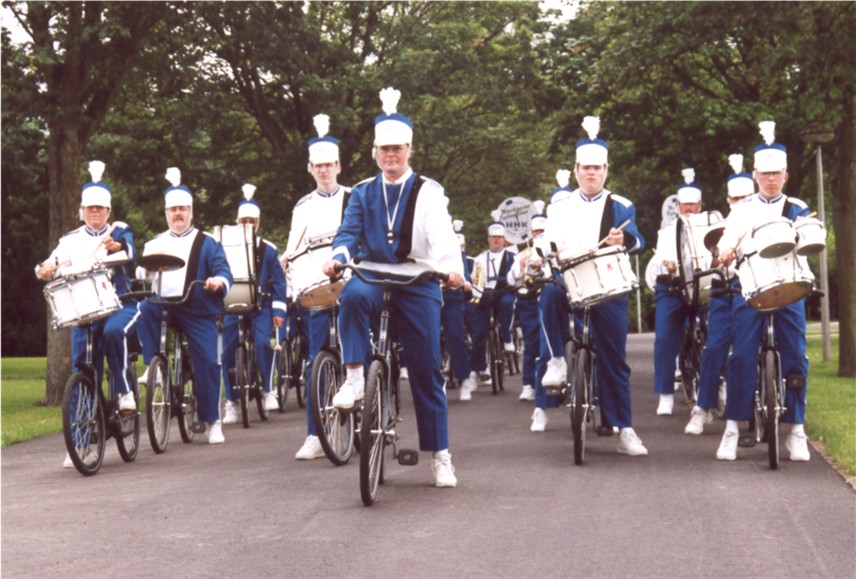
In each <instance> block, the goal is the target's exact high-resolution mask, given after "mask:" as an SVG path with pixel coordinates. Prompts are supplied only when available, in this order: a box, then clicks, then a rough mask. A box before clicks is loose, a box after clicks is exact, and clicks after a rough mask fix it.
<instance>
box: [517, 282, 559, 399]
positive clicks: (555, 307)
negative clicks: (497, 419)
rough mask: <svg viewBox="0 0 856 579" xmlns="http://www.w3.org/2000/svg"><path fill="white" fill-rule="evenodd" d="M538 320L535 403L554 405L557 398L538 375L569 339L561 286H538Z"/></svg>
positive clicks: (557, 355) (545, 368) (541, 374)
mask: <svg viewBox="0 0 856 579" xmlns="http://www.w3.org/2000/svg"><path fill="white" fill-rule="evenodd" d="M538 321H539V326H540V327H539V331H540V333H539V335H538V352H539V354H538V359H537V360H536V361H535V407H536V408H555V407H556V406H558V403H559V399H558V398H557V397H555V396H549V397H548V396H547V389H546V388H544V386H543V385H542V384H541V379H542V378H543V377H544V372H546V371H547V362H549V361H550V358H552V357H564V356H565V343H566V342H567V341H568V340H570V339H571V331H570V309H569V308H568V295H567V294H566V293H565V290H564V286H558V285H553V284H547V285H545V286H544V288H543V289H542V290H541V295H540V296H539V297H538ZM524 332H525V330H524ZM524 335H525V334H524ZM524 339H525V338H524Z"/></svg>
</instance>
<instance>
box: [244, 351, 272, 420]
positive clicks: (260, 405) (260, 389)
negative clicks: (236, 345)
mask: <svg viewBox="0 0 856 579" xmlns="http://www.w3.org/2000/svg"><path fill="white" fill-rule="evenodd" d="M255 355H256V352H255V350H254V349H253V348H250V349H249V350H248V351H247V362H248V366H247V367H248V368H249V369H250V392H251V393H252V395H253V397H254V398H255V399H256V410H258V411H259V418H260V419H261V421H262V422H264V421H265V420H267V419H268V413H267V408H265V394H266V392H265V389H264V385H263V383H262V376H261V374H260V373H259V368H258V366H256V358H255Z"/></svg>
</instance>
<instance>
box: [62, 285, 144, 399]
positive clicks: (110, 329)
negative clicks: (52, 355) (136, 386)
mask: <svg viewBox="0 0 856 579" xmlns="http://www.w3.org/2000/svg"><path fill="white" fill-rule="evenodd" d="M136 322H137V304H136V303H134V302H125V303H124V304H123V305H122V307H121V308H120V309H119V310H118V311H115V312H113V313H112V314H110V315H109V316H108V317H106V318H102V319H100V320H98V321H97V322H95V323H94V324H92V364H93V365H94V366H95V372H96V380H97V384H101V382H102V381H103V379H104V356H105V355H106V356H107V366H108V367H109V368H110V375H111V380H110V381H111V384H110V394H111V395H116V394H124V393H126V392H130V391H131V380H132V379H133V376H132V375H131V369H130V367H128V338H129V337H132V336H133V335H134V332H135V325H136ZM71 359H72V360H73V364H74V369H75V371H80V370H82V369H83V366H84V365H85V364H86V328H81V327H80V326H74V327H72V328H71Z"/></svg>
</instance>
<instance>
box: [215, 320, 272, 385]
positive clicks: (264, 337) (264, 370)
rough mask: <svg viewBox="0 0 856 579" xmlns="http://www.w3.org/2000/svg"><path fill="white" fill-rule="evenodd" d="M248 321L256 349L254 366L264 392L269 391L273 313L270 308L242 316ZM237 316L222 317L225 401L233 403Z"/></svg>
mask: <svg viewBox="0 0 856 579" xmlns="http://www.w3.org/2000/svg"><path fill="white" fill-rule="evenodd" d="M244 317H247V318H249V319H250V327H251V328H252V338H253V343H254V344H255V346H256V348H255V351H256V366H257V367H258V369H259V373H260V374H261V376H262V385H263V386H264V390H265V392H270V390H271V385H272V382H271V377H272V375H273V346H271V336H272V335H273V312H272V311H271V309H270V308H262V309H261V310H258V311H254V312H250V313H248V314H244ZM238 337H239V336H238V316H236V315H231V314H230V315H227V316H224V317H223V360H225V362H226V364H225V367H226V380H225V383H226V385H227V388H226V399H227V400H231V401H235V400H236V397H235V391H234V388H235V385H236V383H235V375H234V372H232V370H234V368H235V363H236V359H235V355H236V353H237V351H238Z"/></svg>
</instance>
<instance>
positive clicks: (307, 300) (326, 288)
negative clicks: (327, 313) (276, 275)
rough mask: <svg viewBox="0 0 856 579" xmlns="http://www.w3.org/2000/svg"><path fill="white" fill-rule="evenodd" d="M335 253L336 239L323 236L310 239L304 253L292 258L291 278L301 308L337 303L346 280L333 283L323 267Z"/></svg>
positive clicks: (311, 308)
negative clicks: (334, 243) (334, 241)
mask: <svg viewBox="0 0 856 579" xmlns="http://www.w3.org/2000/svg"><path fill="white" fill-rule="evenodd" d="M332 255H333V238H332V237H323V238H320V239H317V240H314V241H312V242H310V244H309V246H308V247H306V249H304V250H303V251H302V252H301V253H300V254H298V255H297V256H295V257H293V258H292V259H291V260H290V261H289V265H290V267H291V279H292V280H293V283H294V291H295V294H296V295H297V301H298V303H299V304H300V307H302V308H304V309H307V310H326V309H330V308H332V307H334V306H335V305H336V300H338V299H339V294H340V293H341V291H342V287H343V286H344V283H345V282H344V281H342V280H339V281H335V282H331V281H330V278H329V277H327V276H326V275H324V272H323V271H321V267H322V266H323V265H324V263H325V262H327V261H328V260H329V259H330V258H331V257H332Z"/></svg>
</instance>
